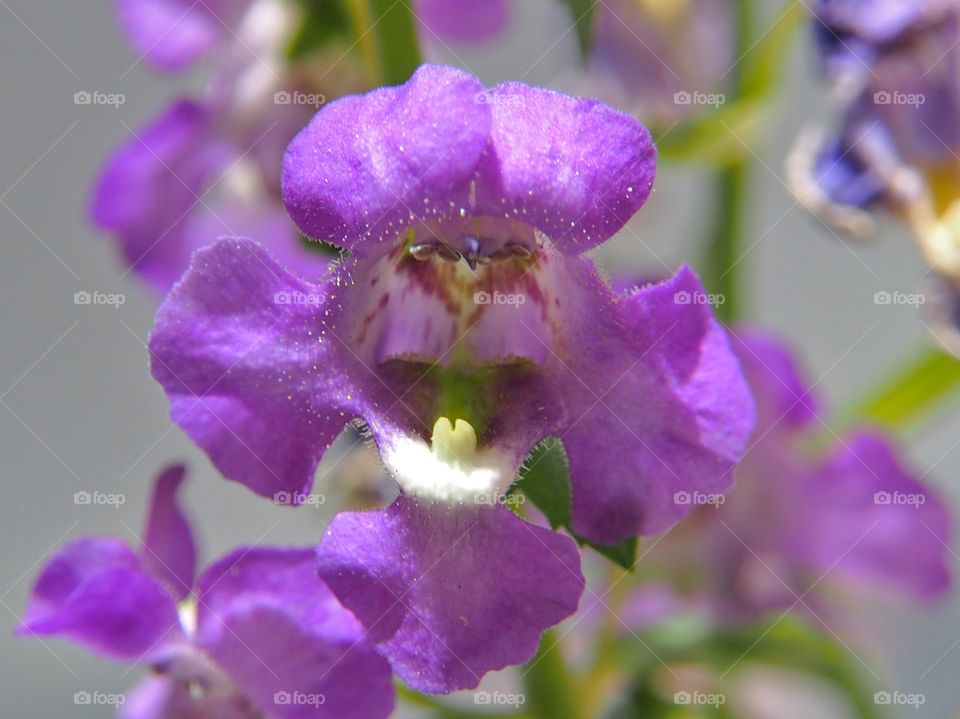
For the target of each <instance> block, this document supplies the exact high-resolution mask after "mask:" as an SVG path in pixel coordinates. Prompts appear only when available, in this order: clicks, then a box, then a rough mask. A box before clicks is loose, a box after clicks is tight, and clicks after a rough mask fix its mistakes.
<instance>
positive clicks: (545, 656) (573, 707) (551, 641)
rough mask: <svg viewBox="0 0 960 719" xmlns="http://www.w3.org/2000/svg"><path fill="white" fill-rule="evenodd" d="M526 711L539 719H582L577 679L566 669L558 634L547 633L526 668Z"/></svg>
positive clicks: (524, 674)
mask: <svg viewBox="0 0 960 719" xmlns="http://www.w3.org/2000/svg"><path fill="white" fill-rule="evenodd" d="M522 676H523V686H524V690H525V695H526V707H525V708H526V711H527V712H528V713H529V715H530V716H533V717H539V718H540V719H579V712H578V710H577V691H576V686H575V679H574V677H573V676H572V675H571V674H570V672H569V671H568V670H567V665H566V662H565V660H564V657H563V650H562V648H561V646H560V637H559V636H558V635H557V633H556V632H555V631H549V632H545V633H544V635H543V637H542V638H541V639H540V649H539V650H537V654H536V656H535V657H534V658H533V659H531V660H530V661H529V662H528V663H527V664H526V665H525V666H524V668H523V674H522Z"/></svg>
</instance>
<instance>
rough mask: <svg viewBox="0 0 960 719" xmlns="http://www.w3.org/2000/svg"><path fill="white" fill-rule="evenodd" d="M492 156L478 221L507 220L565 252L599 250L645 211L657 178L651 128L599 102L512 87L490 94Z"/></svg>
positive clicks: (485, 166)
mask: <svg viewBox="0 0 960 719" xmlns="http://www.w3.org/2000/svg"><path fill="white" fill-rule="evenodd" d="M484 99H485V101H486V102H487V103H489V105H490V112H491V114H492V122H491V126H490V143H491V152H490V153H488V155H487V156H486V157H485V158H484V161H483V163H482V166H481V169H480V172H479V176H478V178H477V207H476V208H475V209H474V210H473V212H474V214H488V215H491V216H494V217H499V216H503V215H507V216H509V217H515V218H517V219H520V220H523V221H524V222H526V223H528V224H530V225H532V226H533V227H536V228H537V229H538V230H540V231H541V232H544V233H546V234H547V235H548V236H549V237H550V239H551V241H552V242H553V244H554V245H555V246H556V247H557V248H558V249H560V250H561V251H562V252H568V253H579V252H585V251H586V250H588V249H590V248H591V247H594V246H596V245H599V244H600V243H602V242H604V241H605V240H607V239H609V238H610V237H612V236H613V235H614V234H615V233H616V232H617V231H618V230H619V229H620V228H622V227H623V226H624V225H625V224H626V223H627V220H629V219H630V218H631V217H632V216H633V215H634V213H636V211H637V210H639V209H640V207H642V206H643V203H644V202H645V201H646V199H647V197H648V196H649V194H650V192H651V190H652V189H653V178H654V175H655V173H656V150H655V149H654V146H653V140H652V138H651V137H650V133H649V132H648V131H647V129H646V128H645V127H644V126H643V125H641V124H640V123H639V122H638V121H637V120H635V119H634V118H632V117H630V116H629V115H627V114H625V113H622V112H619V111H617V110H614V109H613V108H611V107H609V106H607V105H604V104H603V103H602V102H600V101H599V100H584V99H582V98H577V97H571V96H569V95H564V94H562V93H559V92H554V91H552V90H544V89H542V88H537V87H531V86H529V85H524V84H523V83H519V82H506V83H503V84H500V85H497V86H496V87H493V88H491V89H490V90H488V91H486V92H485V93H484Z"/></svg>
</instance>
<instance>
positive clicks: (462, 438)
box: [430, 417, 477, 467]
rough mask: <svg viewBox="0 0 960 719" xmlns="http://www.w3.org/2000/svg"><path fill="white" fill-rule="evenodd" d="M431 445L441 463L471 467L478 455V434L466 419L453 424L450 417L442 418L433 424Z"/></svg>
mask: <svg viewBox="0 0 960 719" xmlns="http://www.w3.org/2000/svg"><path fill="white" fill-rule="evenodd" d="M430 445H431V447H430V448H431V450H432V451H433V454H434V456H436V458H437V459H439V460H440V461H441V462H445V463H447V464H455V465H459V466H461V467H469V466H470V465H472V464H473V460H474V458H475V457H476V454H477V432H476V430H474V428H473V426H472V425H471V424H470V423H469V422H467V421H466V420H464V419H458V420H457V421H456V423H453V422H451V421H450V419H449V418H448V417H440V418H439V419H437V421H436V422H434V424H433V437H431V440H430Z"/></svg>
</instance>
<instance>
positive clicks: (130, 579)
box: [17, 539, 180, 661]
mask: <svg viewBox="0 0 960 719" xmlns="http://www.w3.org/2000/svg"><path fill="white" fill-rule="evenodd" d="M179 627H180V624H179V621H178V619H177V610H176V605H175V603H174V598H173V597H172V596H171V595H170V594H168V593H167V591H166V590H165V589H164V588H163V586H162V585H161V584H160V583H159V582H158V581H157V580H156V579H154V578H153V577H152V576H151V575H150V574H148V573H147V572H146V571H145V570H144V568H143V567H142V566H141V562H140V558H139V557H138V556H137V555H136V554H134V553H133V552H132V551H131V550H130V548H129V547H127V545H126V544H124V543H123V542H121V541H119V540H115V539H80V540H77V541H75V542H73V543H71V544H69V545H68V546H67V547H66V548H64V549H63V550H62V551H60V552H59V553H58V554H56V555H54V557H53V558H52V559H51V560H50V561H49V562H48V563H47V565H46V566H45V567H44V569H43V572H42V573H41V574H40V577H39V578H38V579H37V581H36V583H35V584H34V586H33V590H32V592H31V595H30V599H29V602H28V605H27V612H26V616H25V617H24V619H23V622H22V624H21V625H20V627H19V628H18V630H17V632H18V633H19V634H21V635H24V636H30V635H34V634H37V635H56V634H60V635H63V636H65V637H67V638H69V639H72V640H73V641H75V642H77V643H79V644H82V645H84V646H86V647H88V648H89V649H91V650H92V651H95V652H97V653H100V654H104V655H106V656H109V657H112V658H116V659H125V660H134V661H137V660H140V659H143V658H144V657H145V656H147V655H149V654H151V653H153V652H155V651H156V652H159V651H160V650H161V649H163V646H164V645H165V644H166V643H167V642H168V641H173V640H175V639H177V637H179V636H180V629H179Z"/></svg>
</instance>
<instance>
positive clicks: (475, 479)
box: [384, 417, 513, 505]
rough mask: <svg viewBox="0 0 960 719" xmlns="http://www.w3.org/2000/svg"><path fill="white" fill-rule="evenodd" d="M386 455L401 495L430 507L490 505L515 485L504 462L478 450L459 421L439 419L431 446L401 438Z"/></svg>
mask: <svg viewBox="0 0 960 719" xmlns="http://www.w3.org/2000/svg"><path fill="white" fill-rule="evenodd" d="M385 454H386V456H385V457H384V459H385V463H386V465H387V466H388V467H389V468H390V471H391V472H392V473H393V475H394V478H395V479H396V480H397V483H398V484H399V485H400V486H401V487H402V488H403V490H404V492H406V493H407V494H409V495H413V496H415V497H418V498H420V499H425V500H429V501H434V502H445V503H451V504H491V505H492V504H493V503H494V502H495V501H496V498H497V496H499V494H500V493H501V492H503V491H505V490H506V488H507V487H508V486H509V484H510V482H511V481H512V479H513V478H512V476H511V473H510V469H509V463H508V462H507V461H506V458H505V457H502V456H501V455H500V453H499V452H497V451H496V450H493V449H478V447H477V433H476V430H474V428H473V426H472V425H471V424H470V423H469V422H467V421H466V420H463V419H457V420H456V421H451V420H450V419H449V418H448V417H440V418H439V419H437V421H436V422H435V423H434V425H433V435H432V437H431V439H430V444H429V445H427V443H426V442H424V441H423V440H422V439H420V438H418V437H403V438H400V439H398V440H397V442H396V443H395V444H394V446H393V447H391V448H389V449H388V451H387V452H386V453H385Z"/></svg>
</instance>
